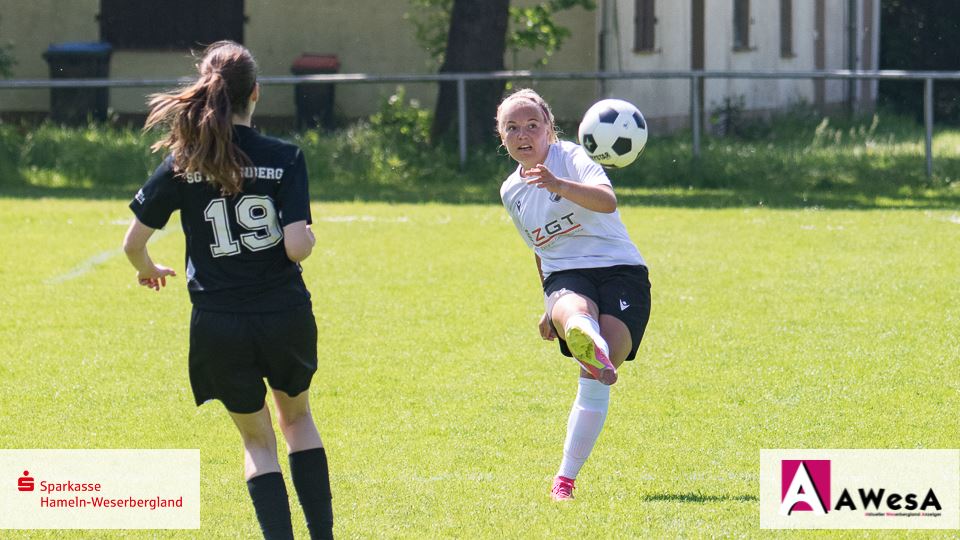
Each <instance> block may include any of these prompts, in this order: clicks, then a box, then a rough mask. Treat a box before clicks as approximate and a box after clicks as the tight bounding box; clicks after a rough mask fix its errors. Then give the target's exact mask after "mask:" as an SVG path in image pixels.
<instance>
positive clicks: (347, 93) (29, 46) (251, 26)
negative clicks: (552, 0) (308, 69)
mask: <svg viewBox="0 0 960 540" xmlns="http://www.w3.org/2000/svg"><path fill="white" fill-rule="evenodd" d="M526 1H527V2H528V3H530V2H532V0H526ZM521 5H522V4H521ZM99 6H100V3H99V1H98V0H74V1H71V2H63V1H57V0H35V1H34V0H32V1H31V2H23V1H20V0H0V39H2V41H4V42H6V41H10V42H13V43H14V45H15V49H14V51H13V52H14V55H15V56H16V59H17V62H18V64H17V65H16V66H15V67H14V78H18V79H44V78H47V77H48V67H47V64H46V62H45V61H44V60H43V57H42V54H43V52H44V51H45V50H46V49H47V47H48V46H49V45H50V44H51V43H54V42H66V41H98V40H99V25H98V22H97V20H96V14H97V12H98V11H99V9H100V8H99ZM409 10H410V5H409V3H408V2H406V1H404V0H398V1H391V2H382V1H378V0H324V1H323V2H317V1H311V0H284V1H283V2H276V1H271V0H247V1H246V2H245V12H246V15H247V17H248V22H247V24H246V26H245V29H244V41H245V45H247V46H248V47H249V48H250V49H251V50H252V51H253V53H254V55H255V56H256V58H257V60H258V62H259V64H260V68H261V75H263V76H269V75H273V76H278V75H279V76H284V75H290V65H291V63H292V62H293V60H294V59H295V58H296V57H297V56H299V55H300V54H301V53H303V52H316V53H324V54H336V55H337V56H338V57H339V59H340V63H341V70H340V71H341V72H342V73H372V74H397V73H431V72H433V71H434V70H435V67H436V66H435V65H432V64H431V61H430V58H429V56H428V54H427V53H426V52H425V51H424V50H423V49H422V47H421V46H420V45H419V44H418V43H417V42H416V40H415V38H414V26H413V24H412V23H411V22H409V21H408V20H405V19H404V14H405V13H406V12H407V11H409ZM559 22H560V23H561V24H563V25H565V26H567V27H568V28H570V29H571V31H572V35H571V36H570V38H569V40H568V41H567V43H566V44H565V45H564V47H563V48H562V50H560V51H559V52H558V53H557V54H556V55H555V56H554V57H553V58H551V60H550V64H549V67H548V70H554V71H585V70H589V69H592V67H593V66H594V65H595V63H596V39H595V36H596V32H595V28H594V26H595V24H594V23H595V21H594V20H593V17H591V16H590V15H589V14H587V13H584V12H583V10H580V9H578V10H571V11H569V12H565V13H563V14H561V16H560V17H559ZM533 59H534V56H533V55H532V54H530V53H521V54H517V55H514V54H510V53H508V54H507V58H506V59H505V61H506V66H507V68H508V69H511V68H517V69H530V68H532V67H533ZM194 63H195V59H194V58H192V57H191V56H190V54H189V51H175V52H159V51H158V52H144V51H125V50H115V51H114V53H113V56H112V58H111V62H110V76H111V77H112V78H131V79H150V78H153V79H157V78H162V79H166V78H178V77H189V76H192V75H193V74H194V73H195V70H194V67H193V66H194ZM522 84H529V83H522ZM404 86H405V87H406V90H407V95H408V96H409V97H411V98H414V99H418V100H420V101H421V102H422V103H423V104H424V105H425V106H432V104H433V103H434V99H435V96H436V90H437V85H436V83H407V84H405V85H404ZM537 86H538V88H542V89H543V91H544V92H545V94H547V95H549V96H550V97H551V98H552V101H553V102H554V105H555V106H556V107H557V109H558V112H559V113H561V116H563V114H562V113H564V112H566V111H568V110H573V111H576V110H579V109H580V108H581V107H582V106H583V104H584V103H589V100H590V99H591V98H592V92H584V89H585V88H586V89H588V90H589V89H591V88H592V87H591V86H590V84H589V83H580V82H577V83H572V84H568V85H561V84H558V83H543V84H539V85H537ZM162 89H163V88H161V87H156V88H134V89H111V90H110V98H111V100H110V104H111V107H112V108H113V109H114V110H115V111H117V112H120V113H142V112H144V111H145V105H144V103H145V101H146V95H147V94H149V93H151V92H155V91H160V90H162ZM395 89H396V85H395V84H351V85H349V86H347V85H340V86H338V88H337V91H336V111H337V114H338V115H340V116H342V117H346V118H355V117H359V116H366V115H369V114H370V113H372V112H373V111H375V110H376V108H377V106H378V104H379V103H380V100H381V99H382V98H384V97H386V96H389V95H390V94H392V93H393V92H394V91H395ZM584 94H586V95H587V97H584ZM48 108H49V90H46V89H40V90H3V91H0V110H16V111H46V110H47V109H48ZM257 111H258V114H261V115H271V116H291V117H292V116H293V115H294V113H295V108H294V101H293V88H292V86H268V87H266V88H265V89H264V92H263V99H262V101H261V103H260V105H259V106H258V109H257ZM492 123H493V120H491V125H492Z"/></svg>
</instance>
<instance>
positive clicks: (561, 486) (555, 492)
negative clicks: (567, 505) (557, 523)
mask: <svg viewBox="0 0 960 540" xmlns="http://www.w3.org/2000/svg"><path fill="white" fill-rule="evenodd" d="M573 482H574V480H573V479H572V478H567V477H566V476H558V477H556V478H554V479H553V489H551V490H550V496H551V497H553V500H555V501H572V500H573V489H574V486H573Z"/></svg>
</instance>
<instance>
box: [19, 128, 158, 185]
mask: <svg viewBox="0 0 960 540" xmlns="http://www.w3.org/2000/svg"><path fill="white" fill-rule="evenodd" d="M154 137H155V136H153V135H149V134H148V135H143V134H141V133H140V131H138V130H134V129H130V128H113V127H109V126H98V125H93V124H91V125H90V126H87V127H83V128H69V127H64V126H58V125H54V124H50V123H45V124H43V125H41V126H39V127H37V128H36V129H32V130H30V131H29V132H27V134H26V136H25V137H24V141H23V146H22V148H21V151H20V167H21V170H23V171H25V173H26V174H27V175H28V176H32V177H34V179H35V183H41V184H43V183H47V184H49V185H54V186H58V187H60V186H63V187H91V186H103V187H127V186H135V185H139V184H140V183H142V182H143V180H144V179H145V178H146V176H147V175H148V174H149V173H150V172H151V171H152V170H153V169H154V168H156V166H157V164H158V162H159V157H158V156H156V155H154V154H152V153H151V152H150V145H151V144H152V143H153V141H154V140H155V139H154Z"/></svg>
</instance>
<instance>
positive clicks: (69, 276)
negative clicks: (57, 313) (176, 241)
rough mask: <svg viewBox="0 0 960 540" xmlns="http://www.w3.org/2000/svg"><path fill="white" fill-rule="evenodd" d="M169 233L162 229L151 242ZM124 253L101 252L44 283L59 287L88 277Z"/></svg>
mask: <svg viewBox="0 0 960 540" xmlns="http://www.w3.org/2000/svg"><path fill="white" fill-rule="evenodd" d="M169 231H170V229H162V230H160V231H157V232H156V233H155V234H154V235H153V236H152V237H151V238H150V241H151V242H152V241H154V240H155V239H158V238H163V237H164V236H166V235H167V234H168V233H169ZM122 253H123V250H122V249H120V248H117V249H110V250H107V251H101V252H100V253H97V254H96V255H94V256H92V257H90V258H89V259H87V260H85V261H83V262H82V263H80V264H79V265H77V266H75V267H74V268H73V269H72V270H70V271H69V272H67V273H66V274H60V275H59V276H55V277H52V278H50V279H48V280H46V281H44V283H45V284H46V285H59V284H61V283H63V282H65V281H70V280H73V279H77V278H78V277H82V276H84V275H86V274H87V273H88V272H90V271H91V270H93V269H94V268H96V267H97V266H100V265H101V264H103V263H105V262H107V261H109V260H110V259H112V258H114V257H116V256H118V255H121V254H122Z"/></svg>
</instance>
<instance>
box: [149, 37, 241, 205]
mask: <svg viewBox="0 0 960 540" xmlns="http://www.w3.org/2000/svg"><path fill="white" fill-rule="evenodd" d="M197 68H198V70H199V72H200V78H199V79H198V80H197V81H196V82H195V83H193V84H191V85H190V86H188V87H186V88H184V89H183V90H181V91H179V92H168V93H158V94H153V95H151V96H150V100H149V106H150V114H149V115H148V116H147V121H146V123H145V124H144V128H143V129H144V131H146V130H149V129H151V128H153V127H155V126H158V125H161V126H165V127H166V128H168V132H167V133H166V135H165V136H164V137H163V138H162V139H160V140H159V141H157V142H156V143H154V145H153V146H152V147H151V150H153V151H154V152H157V151H160V150H168V151H170V152H171V153H172V154H173V163H174V171H175V172H176V173H178V174H185V173H194V172H199V173H201V174H202V175H203V177H204V179H205V180H206V181H208V182H211V183H213V184H215V185H217V186H218V187H219V188H220V192H221V193H223V194H225V195H234V194H237V193H240V192H241V191H243V175H242V170H243V167H245V166H248V165H250V164H251V161H250V158H249V157H248V156H247V155H246V154H245V153H244V152H243V150H241V149H240V147H238V146H237V145H236V144H235V143H234V141H233V114H234V113H238V114H243V113H244V112H246V110H247V105H248V103H249V99H250V94H251V93H252V92H253V89H254V87H255V85H256V64H255V62H254V60H253V57H252V56H251V55H250V52H249V51H247V49H245V48H244V47H242V46H241V45H238V44H236V43H233V42H230V41H220V42H217V43H214V44H213V45H211V46H210V47H208V48H207V50H206V51H205V53H204V57H203V60H202V61H201V62H200V64H199V65H198V66H197Z"/></svg>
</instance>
